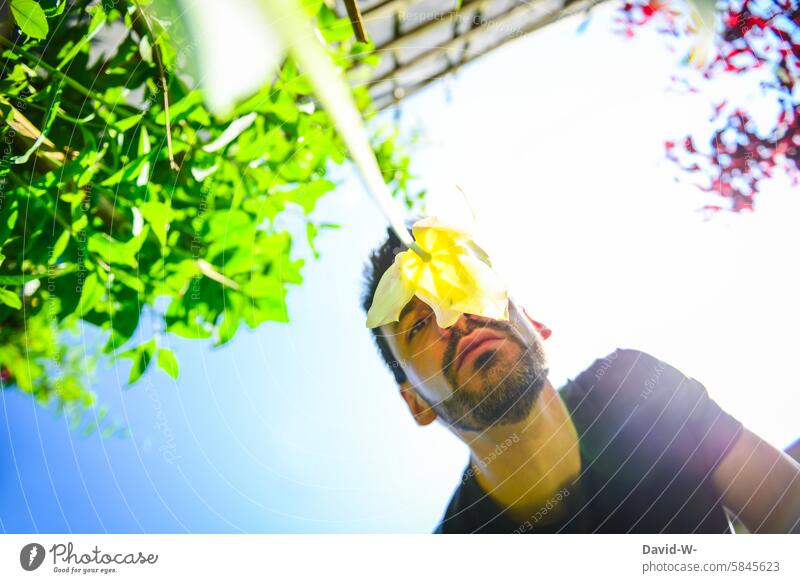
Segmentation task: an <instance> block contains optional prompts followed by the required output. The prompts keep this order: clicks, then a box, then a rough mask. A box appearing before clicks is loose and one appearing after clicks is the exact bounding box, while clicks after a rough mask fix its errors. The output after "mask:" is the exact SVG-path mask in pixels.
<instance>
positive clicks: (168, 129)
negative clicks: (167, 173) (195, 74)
mask: <svg viewBox="0 0 800 583" xmlns="http://www.w3.org/2000/svg"><path fill="white" fill-rule="evenodd" d="M136 11H137V12H138V13H139V15H140V16H141V17H142V20H143V21H144V25H145V27H146V28H147V32H148V33H149V34H150V38H151V39H152V41H153V43H152V47H153V58H154V59H155V61H156V66H157V67H158V75H159V78H160V81H161V83H160V85H161V93H162V94H163V96H164V129H165V130H166V132H167V157H168V158H169V167H170V168H172V170H174V171H175V172H178V171H179V170H180V169H181V168H180V166H178V164H177V163H176V162H175V155H174V153H173V150H172V123H171V121H170V116H169V87H168V86H167V75H166V73H165V69H164V61H163V60H162V59H161V49H160V48H159V46H158V42H157V41H156V36H155V33H154V32H153V26H152V25H151V24H150V19H149V18H148V16H147V13H146V12H145V11H144V10H142V7H141V6H137V7H136Z"/></svg>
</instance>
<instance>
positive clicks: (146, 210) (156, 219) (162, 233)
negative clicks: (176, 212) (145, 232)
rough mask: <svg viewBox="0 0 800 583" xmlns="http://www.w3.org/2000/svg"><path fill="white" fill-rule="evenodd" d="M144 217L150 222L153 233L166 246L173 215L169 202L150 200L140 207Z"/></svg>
mask: <svg viewBox="0 0 800 583" xmlns="http://www.w3.org/2000/svg"><path fill="white" fill-rule="evenodd" d="M139 210H140V211H141V212H142V216H143V217H144V219H145V220H146V221H147V222H148V223H150V227H151V228H152V229H153V233H155V236H156V237H158V242H159V243H161V246H162V247H164V246H166V244H167V231H168V230H169V223H170V220H171V216H172V209H171V205H170V204H169V203H163V202H158V201H148V202H146V203H144V204H142V205H141V207H139Z"/></svg>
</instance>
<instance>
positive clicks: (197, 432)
mask: <svg viewBox="0 0 800 583" xmlns="http://www.w3.org/2000/svg"><path fill="white" fill-rule="evenodd" d="M608 14H609V7H608V6H606V7H602V8H601V9H600V10H598V11H597V13H596V15H595V17H594V18H593V20H592V21H591V23H590V25H589V27H588V29H587V30H586V31H585V32H584V33H583V34H582V35H576V34H575V31H576V29H577V28H578V25H579V23H580V20H581V19H580V18H578V19H571V20H567V21H562V22H560V23H558V24H556V25H554V26H551V27H549V28H548V29H546V30H544V31H542V32H540V33H537V34H535V35H531V36H528V37H525V38H523V39H520V40H519V41H516V42H514V43H512V44H510V45H508V46H506V47H504V48H503V49H501V50H498V51H496V52H495V53H493V54H491V55H489V56H488V57H485V58H483V59H482V60H480V61H479V62H477V63H476V64H474V65H472V66H469V67H466V68H465V69H464V70H463V71H462V72H461V73H460V75H459V77H458V78H457V79H455V80H452V81H451V82H450V83H449V84H448V85H445V84H443V83H438V84H436V85H434V86H432V87H431V88H429V89H428V90H426V91H425V92H423V93H420V94H418V95H417V96H414V97H412V98H410V99H409V100H408V101H407V102H405V104H404V106H403V110H402V117H401V121H402V124H403V126H404V128H405V129H406V130H407V131H411V130H412V129H413V128H419V129H421V130H422V131H423V143H422V144H421V145H419V146H417V147H416V149H415V150H414V169H415V172H416V173H417V175H419V176H420V178H421V181H420V183H421V184H422V185H424V186H426V187H427V188H428V189H429V191H430V195H429V196H430V197H431V203H430V204H431V210H432V211H434V212H441V213H442V214H445V215H446V216H447V215H450V216H452V213H456V214H457V213H462V214H463V213H466V212H467V211H466V207H465V205H464V203H463V202H462V199H461V198H459V196H456V195H454V194H453V189H452V185H453V184H454V183H458V184H460V185H461V186H462V188H464V189H465V190H466V192H467V194H468V196H469V199H470V201H471V204H472V206H473V207H474V209H475V211H476V213H477V216H478V219H479V226H480V230H481V235H480V236H479V238H478V241H479V242H480V243H481V244H482V245H483V246H484V247H486V248H487V249H488V250H489V251H490V254H491V255H492V257H493V260H494V262H495V264H496V265H497V266H498V268H499V270H500V271H501V273H502V274H503V275H504V276H505V277H506V278H507V280H508V281H509V282H510V284H511V289H512V293H513V294H514V295H515V296H516V297H517V299H518V300H519V301H520V303H523V304H524V305H526V306H527V307H528V311H529V312H530V313H531V315H532V316H534V317H535V318H537V319H539V320H541V321H543V322H545V323H546V324H547V325H548V326H549V327H551V328H552V329H553V331H554V332H553V336H552V337H551V338H550V339H549V340H548V341H547V344H546V346H547V348H548V350H549V353H550V359H551V369H552V376H551V381H552V382H553V384H554V385H556V386H559V385H560V384H562V383H563V382H564V381H565V380H566V379H567V378H574V376H576V375H577V374H578V373H579V372H580V371H581V370H583V368H585V367H586V366H588V365H589V364H590V363H591V362H592V361H593V360H594V359H595V358H597V357H600V356H603V355H605V354H607V353H608V352H610V351H611V350H613V349H614V348H615V347H617V346H619V347H630V348H638V349H642V350H645V351H648V352H650V353H651V354H653V355H655V356H657V357H658V358H661V359H662V360H665V361H667V362H668V363H670V364H672V365H674V366H677V367H678V368H680V369H681V370H683V371H684V372H685V373H687V374H689V375H691V376H693V377H695V378H697V379H698V380H700V381H701V382H702V383H703V384H704V385H705V386H706V387H707V389H708V391H709V393H710V394H711V395H712V397H713V398H714V399H716V400H717V401H718V402H719V403H720V404H721V405H722V406H723V407H724V408H725V409H727V410H728V411H729V412H730V413H732V414H733V415H735V416H737V417H738V418H739V419H740V420H742V421H743V422H744V423H745V424H746V425H748V426H749V427H750V428H751V429H753V430H754V431H756V432H757V433H760V434H761V435H763V436H764V437H765V438H766V439H768V440H770V441H771V442H772V443H774V444H775V445H777V446H781V447H783V446H786V445H787V444H788V443H790V442H791V441H793V440H794V439H795V438H797V437H798V434H799V433H800V426H798V421H797V411H798V410H800V390H798V389H799V388H800V387H798V384H799V383H798V380H797V379H796V377H795V375H794V374H793V373H794V363H795V362H796V358H795V354H794V350H795V348H796V346H797V343H796V341H795V337H794V331H795V330H796V329H797V328H798V325H800V313H798V310H797V309H796V308H795V302H796V298H797V297H798V294H800V281H798V276H797V270H796V268H795V267H794V261H793V260H791V259H790V257H789V253H790V252H791V250H792V249H795V250H796V249H798V248H800V246H799V245H798V243H800V241H799V240H798V239H800V230H798V229H797V228H796V223H797V217H799V216H800V201H798V197H797V194H796V190H795V191H794V192H793V189H791V188H790V187H789V185H788V183H787V181H782V180H776V181H775V182H774V183H772V184H771V185H770V187H769V188H768V189H766V190H765V192H764V193H763V195H762V196H761V198H760V200H759V202H758V207H757V212H756V213H754V214H749V215H741V216H729V215H720V216H718V217H715V218H713V219H712V220H710V221H704V220H703V216H702V215H701V214H700V213H697V212H695V211H696V209H697V208H699V207H700V206H701V205H702V204H703V203H704V202H705V199H704V198H703V197H702V196H701V195H700V193H699V191H697V190H696V189H694V188H693V187H691V186H690V185H687V184H679V183H676V182H675V181H674V180H673V177H674V175H675V169H674V168H673V166H672V165H671V164H670V163H669V162H667V161H666V160H665V159H664V148H663V142H664V140H667V139H675V138H680V137H682V136H683V135H685V134H686V133H689V132H690V131H696V130H697V128H700V127H703V126H704V124H706V120H707V118H708V115H709V113H710V111H711V108H710V105H709V103H710V101H709V96H708V95H705V96H692V95H681V94H677V93H675V92H668V91H667V88H668V87H669V78H670V75H671V73H672V72H673V69H672V67H673V66H674V63H675V62H676V61H677V60H678V59H679V56H680V55H675V54H673V53H670V52H668V51H667V50H666V49H665V47H664V40H663V39H661V38H659V37H656V36H655V35H643V36H642V37H641V38H637V39H635V40H633V41H627V40H625V39H623V38H620V37H618V36H615V35H613V34H611V32H610V29H611V26H612V25H611V23H610V20H609V18H608ZM716 91H717V92H724V93H726V94H728V95H731V94H735V95H744V94H745V93H747V91H748V89H747V88H746V87H740V86H739V85H736V84H733V85H731V84H727V85H725V86H724V88H723V89H717V90H716ZM388 115H391V113H389V114H388ZM338 175H339V176H341V178H342V180H343V181H344V182H343V184H342V186H341V188H340V189H339V190H337V191H336V192H335V193H333V195H331V196H328V197H326V198H325V199H323V200H322V201H321V203H320V205H319V207H318V209H317V210H316V211H315V213H316V217H317V218H319V219H320V220H330V221H335V222H339V223H341V224H342V225H343V228H342V230H340V231H330V232H328V233H326V234H325V235H324V236H323V237H322V239H321V241H320V244H319V247H320V250H321V252H322V257H321V259H320V260H319V261H313V260H312V261H311V262H310V263H309V264H308V266H307V268H306V270H305V278H306V279H305V282H304V283H303V285H302V286H301V287H300V288H297V289H293V290H292V291H291V294H290V306H289V307H290V316H291V319H292V323H291V324H290V325H288V326H286V325H279V324H275V325H266V326H263V327H261V328H260V329H259V330H257V331H255V332H252V333H249V332H246V331H242V332H240V335H239V336H238V337H237V339H236V340H235V341H234V342H233V343H232V344H231V345H230V346H228V347H225V348H223V349H220V350H211V349H210V348H209V347H208V346H207V345H205V344H203V343H202V342H196V341H193V342H190V341H182V340H175V341H174V348H175V349H176V352H177V354H178V357H179V359H180V362H181V377H180V380H179V382H178V383H177V384H176V383H174V382H173V381H172V380H171V379H168V378H167V377H166V376H165V375H163V374H161V373H158V372H152V373H151V374H149V375H147V377H146V378H145V379H144V380H143V381H142V382H141V383H140V384H138V385H136V386H135V387H134V388H132V389H129V390H126V389H124V380H125V379H126V378H127V367H128V365H127V364H121V365H120V366H119V368H111V369H108V370H105V371H103V372H102V373H101V375H100V377H99V379H98V382H97V387H98V391H99V393H100V396H101V401H103V402H105V403H108V404H109V405H110V407H111V411H112V416H113V415H117V416H119V417H120V418H122V419H123V420H125V421H126V422H127V424H128V425H129V427H130V428H131V431H132V434H133V435H132V437H131V438H130V439H128V440H106V441H102V440H100V439H99V438H97V437H92V438H89V439H85V438H82V437H80V436H79V435H77V434H76V433H75V432H71V431H69V430H68V428H67V427H66V426H65V422H64V420H62V419H59V418H53V417H52V415H51V414H50V413H47V412H43V411H42V410H41V409H40V408H39V407H37V406H35V405H34V404H33V403H32V401H31V400H30V399H27V398H26V397H23V396H22V395H20V394H18V393H17V392H3V393H0V403H2V407H3V410H4V411H3V414H2V415H0V425H5V430H0V522H1V524H0V527H2V529H3V530H8V531H30V530H45V531H55V532H59V531H75V532H80V531H89V532H92V531H105V530H107V531H112V532H138V531H147V532H164V531H166V532H182V531H192V532H238V531H253V532H382V531H387V532H404V531H408V532H426V531H430V530H431V529H432V528H433V527H434V526H435V524H436V523H437V521H438V519H439V517H440V516H441V513H442V512H443V510H444V507H445V504H446V502H447V500H448V499H449V496H450V494H451V492H452V490H453V488H454V487H455V486H456V484H457V482H458V480H459V477H460V472H461V470H462V469H463V467H464V465H465V464H466V461H467V452H466V449H465V447H464V446H463V445H462V444H461V443H460V442H458V441H457V440H456V439H455V438H454V437H453V436H452V435H450V434H449V433H448V432H447V431H446V430H445V429H444V428H442V427H441V426H439V425H434V426H432V427H427V428H418V427H417V426H416V425H415V424H414V423H413V421H412V419H411V417H410V415H409V414H408V413H407V411H406V410H405V407H404V405H403V403H402V401H401V399H400V397H399V396H398V395H397V391H396V388H395V387H394V384H393V380H392V377H391V375H390V373H389V371H388V370H386V369H385V368H384V366H383V365H382V363H381V361H380V360H379V358H378V356H377V354H376V352H375V349H374V347H373V345H372V341H371V338H370V336H369V333H368V331H367V330H366V329H365V327H364V320H365V318H364V314H363V313H362V312H361V311H360V308H359V306H358V297H359V295H360V276H361V268H362V265H363V261H364V259H365V257H366V255H367V253H368V251H369V250H370V249H371V248H372V247H373V246H374V245H376V244H377V243H378V242H379V240H380V239H381V238H382V234H383V232H384V230H385V223H384V221H383V219H382V218H381V216H380V215H379V213H378V212H377V210H376V209H375V208H374V206H373V205H372V204H371V203H370V202H369V201H368V199H367V197H366V194H365V193H364V191H363V188H362V187H361V184H360V183H359V182H358V181H357V180H354V179H353V176H352V175H351V174H350V173H348V172H338ZM288 220H291V219H288ZM298 252H300V253H303V251H302V247H299V248H298ZM0 429H2V427H0Z"/></svg>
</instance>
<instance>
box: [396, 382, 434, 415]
mask: <svg viewBox="0 0 800 583" xmlns="http://www.w3.org/2000/svg"><path fill="white" fill-rule="evenodd" d="M400 396H401V397H403V400H404V401H405V402H406V405H408V410H409V411H411V414H412V415H413V416H414V421H416V422H417V425H430V424H431V423H433V422H434V421H435V420H436V411H434V410H433V409H432V408H431V407H430V405H428V403H427V402H426V401H425V399H423V398H422V397H420V396H419V393H417V391H416V389H414V387H412V386H411V383H410V382H408V381H403V382H402V383H400Z"/></svg>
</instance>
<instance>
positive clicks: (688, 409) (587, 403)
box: [561, 348, 709, 437]
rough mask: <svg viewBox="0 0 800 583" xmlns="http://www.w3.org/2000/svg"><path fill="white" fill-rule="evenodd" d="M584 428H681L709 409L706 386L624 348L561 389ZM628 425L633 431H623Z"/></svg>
mask: <svg viewBox="0 0 800 583" xmlns="http://www.w3.org/2000/svg"><path fill="white" fill-rule="evenodd" d="M561 395H562V398H563V399H564V402H565V404H566V405H567V408H568V409H569V410H570V414H571V416H572V418H573V421H574V422H575V424H576V426H577V427H578V428H579V429H580V428H582V429H583V430H585V431H588V432H589V433H590V434H592V433H594V432H595V431H603V432H604V433H609V435H610V434H612V433H613V434H616V433H617V432H618V431H623V432H624V433H631V434H632V435H633V434H636V435H633V437H637V436H638V435H639V433H640V432H646V431H649V430H650V429H652V428H653V427H654V426H659V427H662V426H665V425H668V426H677V425H681V424H682V423H684V422H685V420H686V418H687V417H690V416H692V415H693V413H694V412H697V413H700V412H702V411H704V410H706V407H705V403H706V402H708V401H709V397H708V393H707V392H706V389H705V387H704V386H703V385H702V384H701V383H700V382H698V381H697V380H695V379H693V378H692V377H689V376H687V375H685V374H684V373H683V372H681V371H680V370H678V369H677V368H676V367H674V366H672V365H671V364H669V363H667V362H666V361H664V360H661V359H659V358H657V357H655V356H653V355H651V354H648V353H647V352H644V351H641V350H635V349H629V348H618V349H616V350H614V351H613V352H611V353H610V354H608V355H606V356H605V357H603V358H598V359H596V360H595V361H594V362H593V363H592V364H591V365H590V366H589V367H588V368H587V369H586V370H584V371H583V372H581V373H580V374H579V375H578V376H576V377H575V379H574V380H572V381H569V382H568V383H567V384H566V385H565V386H564V387H563V388H562V390H561ZM623 428H627V429H623Z"/></svg>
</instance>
